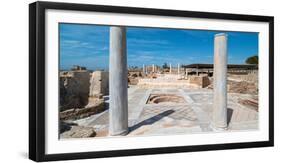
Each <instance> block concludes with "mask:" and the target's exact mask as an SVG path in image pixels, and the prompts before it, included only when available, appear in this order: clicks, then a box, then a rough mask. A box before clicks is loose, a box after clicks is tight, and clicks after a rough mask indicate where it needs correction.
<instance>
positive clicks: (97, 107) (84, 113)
mask: <svg viewBox="0 0 281 163" xmlns="http://www.w3.org/2000/svg"><path fill="white" fill-rule="evenodd" d="M104 110H105V102H104V100H103V99H95V100H94V99H92V101H91V104H88V105H87V106H86V107H85V108H73V109H68V110H65V111H61V112H60V116H59V117H60V119H61V120H70V119H71V120H76V119H81V118H85V117H89V116H91V115H93V114H97V113H100V112H102V111H104Z"/></svg>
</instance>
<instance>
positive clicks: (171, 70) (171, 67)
mask: <svg viewBox="0 0 281 163" xmlns="http://www.w3.org/2000/svg"><path fill="white" fill-rule="evenodd" d="M171 73H172V64H171V63H170V74H171Z"/></svg>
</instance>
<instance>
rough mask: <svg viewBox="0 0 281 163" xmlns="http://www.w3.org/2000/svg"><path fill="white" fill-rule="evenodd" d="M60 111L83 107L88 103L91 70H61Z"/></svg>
mask: <svg viewBox="0 0 281 163" xmlns="http://www.w3.org/2000/svg"><path fill="white" fill-rule="evenodd" d="M59 80H60V81H59V82H60V83H59V84H60V107H59V108H60V111H64V110H67V109H71V108H83V107H84V106H86V105H87V104H88V96H89V87H90V83H89V81H90V72H88V71H87V70H85V71H67V72H60V79H59Z"/></svg>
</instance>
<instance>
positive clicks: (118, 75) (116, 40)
mask: <svg viewBox="0 0 281 163" xmlns="http://www.w3.org/2000/svg"><path fill="white" fill-rule="evenodd" d="M127 75H128V70H127V49H126V28H125V27H110V64H109V95H110V103H109V134H110V135H112V136H114V135H125V134H127V133H128V92H127V88H128V78H127Z"/></svg>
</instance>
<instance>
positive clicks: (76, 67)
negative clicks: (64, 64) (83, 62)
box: [71, 65, 87, 71]
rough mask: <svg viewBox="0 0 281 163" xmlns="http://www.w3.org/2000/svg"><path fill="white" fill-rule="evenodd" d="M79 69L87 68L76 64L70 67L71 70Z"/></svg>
mask: <svg viewBox="0 0 281 163" xmlns="http://www.w3.org/2000/svg"><path fill="white" fill-rule="evenodd" d="M80 70H87V68H86V67H83V66H78V65H73V67H72V68H71V71H80Z"/></svg>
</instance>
